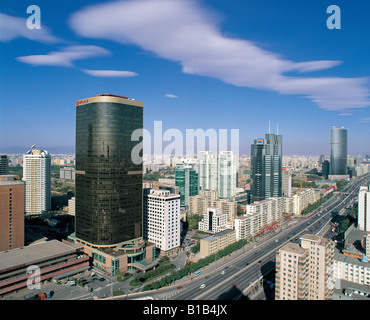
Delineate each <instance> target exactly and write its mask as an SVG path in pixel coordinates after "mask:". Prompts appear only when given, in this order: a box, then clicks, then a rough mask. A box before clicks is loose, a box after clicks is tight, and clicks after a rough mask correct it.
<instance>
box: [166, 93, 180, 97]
mask: <svg viewBox="0 0 370 320" xmlns="http://www.w3.org/2000/svg"><path fill="white" fill-rule="evenodd" d="M164 96H165V97H166V98H178V97H177V96H176V95H174V94H172V93H166V94H165V95H164Z"/></svg>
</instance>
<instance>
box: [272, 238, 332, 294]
mask: <svg viewBox="0 0 370 320" xmlns="http://www.w3.org/2000/svg"><path fill="white" fill-rule="evenodd" d="M300 239H301V245H299V244H296V243H287V244H286V245H284V246H283V247H282V248H281V249H279V251H278V253H277V255H276V286H275V300H331V299H332V298H333V292H334V291H333V289H334V278H333V274H334V269H333V265H334V242H333V241H331V240H330V239H326V238H323V237H320V236H316V235H311V234H306V235H304V236H302V237H301V238H300Z"/></svg>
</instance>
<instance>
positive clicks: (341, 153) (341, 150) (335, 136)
mask: <svg viewBox="0 0 370 320" xmlns="http://www.w3.org/2000/svg"><path fill="white" fill-rule="evenodd" d="M330 175H347V130H346V129H344V128H343V127H342V128H336V127H333V128H332V129H331V130H330Z"/></svg>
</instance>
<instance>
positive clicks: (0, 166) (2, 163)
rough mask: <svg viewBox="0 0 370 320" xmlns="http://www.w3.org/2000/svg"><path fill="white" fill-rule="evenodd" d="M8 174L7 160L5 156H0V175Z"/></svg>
mask: <svg viewBox="0 0 370 320" xmlns="http://www.w3.org/2000/svg"><path fill="white" fill-rule="evenodd" d="M8 173H9V159H8V156H7V155H6V154H0V175H2V174H8Z"/></svg>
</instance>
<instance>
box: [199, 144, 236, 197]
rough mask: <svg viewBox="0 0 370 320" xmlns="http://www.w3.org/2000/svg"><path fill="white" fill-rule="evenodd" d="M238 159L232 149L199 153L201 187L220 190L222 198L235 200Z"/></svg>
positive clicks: (202, 188)
mask: <svg viewBox="0 0 370 320" xmlns="http://www.w3.org/2000/svg"><path fill="white" fill-rule="evenodd" d="M236 173H237V168H236V161H235V156H234V154H233V152H232V151H220V152H219V153H218V154H217V155H216V154H214V153H212V152H209V151H201V152H199V154H198V183H199V189H200V190H204V189H210V190H218V192H219V197H220V198H221V199H229V200H233V199H234V197H235V195H236Z"/></svg>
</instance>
